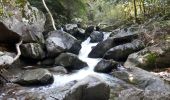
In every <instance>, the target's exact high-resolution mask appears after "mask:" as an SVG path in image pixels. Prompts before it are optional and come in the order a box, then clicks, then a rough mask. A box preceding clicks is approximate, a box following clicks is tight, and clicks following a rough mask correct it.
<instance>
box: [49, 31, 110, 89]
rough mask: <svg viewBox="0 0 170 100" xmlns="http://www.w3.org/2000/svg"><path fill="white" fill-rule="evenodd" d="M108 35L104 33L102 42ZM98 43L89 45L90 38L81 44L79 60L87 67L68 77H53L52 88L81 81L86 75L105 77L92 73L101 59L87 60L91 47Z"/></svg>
mask: <svg viewBox="0 0 170 100" xmlns="http://www.w3.org/2000/svg"><path fill="white" fill-rule="evenodd" d="M109 35H110V33H104V40H105V39H107V38H108V37H109ZM97 44H98V43H90V37H89V38H87V39H86V40H85V41H84V42H82V44H81V46H82V48H81V50H80V52H79V55H78V57H79V59H81V60H82V61H84V62H86V63H87V64H88V67H86V68H83V69H81V70H78V71H76V72H75V73H72V74H68V75H54V83H53V84H52V87H57V86H63V85H64V84H67V83H69V82H71V81H74V80H81V79H83V78H85V77H86V76H88V75H98V76H101V77H102V76H104V77H106V76H107V75H106V74H99V73H96V72H94V71H93V69H94V67H95V65H96V64H97V63H98V62H99V61H100V60H101V58H88V54H89V53H90V51H91V50H92V47H94V46H96V45H97Z"/></svg>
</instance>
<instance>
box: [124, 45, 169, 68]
mask: <svg viewBox="0 0 170 100" xmlns="http://www.w3.org/2000/svg"><path fill="white" fill-rule="evenodd" d="M169 50H170V45H169V42H166V43H161V44H159V45H155V46H151V47H147V48H145V49H143V50H141V51H139V52H136V53H133V54H131V55H129V57H128V59H127V61H126V62H125V64H124V65H125V66H136V67H140V68H143V69H146V70H150V69H153V68H156V67H157V68H166V67H167V66H170V62H169V61H170V51H169Z"/></svg>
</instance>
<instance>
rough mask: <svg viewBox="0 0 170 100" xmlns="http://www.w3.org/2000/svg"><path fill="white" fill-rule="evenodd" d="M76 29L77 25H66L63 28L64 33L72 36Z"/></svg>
mask: <svg viewBox="0 0 170 100" xmlns="http://www.w3.org/2000/svg"><path fill="white" fill-rule="evenodd" d="M77 28H78V26H77V24H66V25H65V26H64V31H66V32H67V33H70V34H74V33H75V30H76V29H77Z"/></svg>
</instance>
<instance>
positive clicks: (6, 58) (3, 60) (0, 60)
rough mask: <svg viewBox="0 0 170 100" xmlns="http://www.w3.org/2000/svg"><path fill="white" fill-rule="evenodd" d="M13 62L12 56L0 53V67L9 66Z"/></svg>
mask: <svg viewBox="0 0 170 100" xmlns="http://www.w3.org/2000/svg"><path fill="white" fill-rule="evenodd" d="M14 55H15V54H14ZM13 61H14V58H13V55H12V54H10V53H4V52H1V51H0V66H5V65H11V64H12V63H13ZM0 69H1V68H0Z"/></svg>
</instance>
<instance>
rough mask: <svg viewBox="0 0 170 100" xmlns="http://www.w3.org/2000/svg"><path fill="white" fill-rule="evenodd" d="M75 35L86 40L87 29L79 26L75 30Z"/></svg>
mask: <svg viewBox="0 0 170 100" xmlns="http://www.w3.org/2000/svg"><path fill="white" fill-rule="evenodd" d="M73 36H74V37H76V38H77V39H79V40H85V38H86V35H85V30H84V29H82V28H77V29H76V31H75V32H74V34H73Z"/></svg>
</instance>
